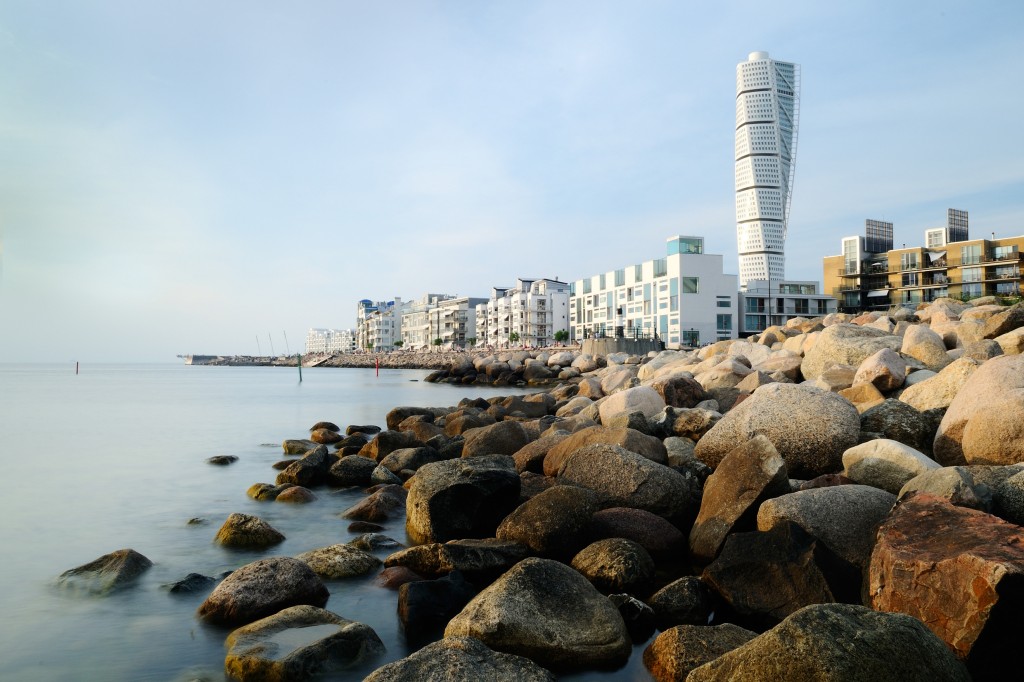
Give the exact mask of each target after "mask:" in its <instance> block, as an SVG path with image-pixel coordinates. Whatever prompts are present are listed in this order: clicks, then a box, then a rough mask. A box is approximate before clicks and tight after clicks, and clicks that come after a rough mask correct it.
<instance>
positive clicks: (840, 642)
mask: <svg viewBox="0 0 1024 682" xmlns="http://www.w3.org/2000/svg"><path fill="white" fill-rule="evenodd" d="M686 679H687V680H688V682H713V681H714V682H718V681H723V682H724V681H725V680H730V681H731V682H766V681H771V682H812V681H814V682H878V680H901V682H969V681H970V679H971V677H970V675H969V674H968V673H967V669H966V668H965V667H964V665H963V663H961V662H960V661H958V660H957V658H956V655H955V654H954V653H953V652H952V651H951V650H950V649H949V648H947V647H946V645H945V644H943V643H942V641H941V640H940V639H939V638H938V637H936V636H935V635H934V634H932V632H931V631H930V630H929V629H928V628H927V627H925V626H924V624H923V623H922V622H921V621H919V620H917V619H916V618H912V617H910V616H905V615H903V614H899V613H879V612H877V611H872V610H871V609H868V608H865V607H863V606H857V605H853V604H816V605H812V606H807V607H805V608H803V609H801V610H799V611H797V612H796V613H794V614H792V615H791V616H789V617H788V618H786V620H784V621H783V622H782V623H780V624H779V625H777V626H775V627H774V628H772V629H771V630H769V631H767V632H765V633H763V634H760V635H758V636H757V637H755V638H754V639H752V640H750V641H749V642H747V643H746V644H744V645H742V646H740V647H738V648H736V649H733V650H732V651H729V652H727V653H725V654H723V655H721V656H719V657H718V658H716V659H715V660H713V661H711V662H710V663H706V664H705V665H702V666H700V667H699V668H697V669H696V670H694V671H693V672H691V673H690V675H689V676H688V677H687V678H686Z"/></svg>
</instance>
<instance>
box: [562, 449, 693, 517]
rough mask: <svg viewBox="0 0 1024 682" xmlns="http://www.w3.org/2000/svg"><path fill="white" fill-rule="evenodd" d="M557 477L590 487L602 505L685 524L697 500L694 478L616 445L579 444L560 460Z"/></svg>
mask: <svg viewBox="0 0 1024 682" xmlns="http://www.w3.org/2000/svg"><path fill="white" fill-rule="evenodd" d="M558 481H559V483H562V484H567V485H576V486H582V487H584V488H588V489H590V490H593V491H594V492H595V493H597V496H598V503H599V504H600V505H601V506H603V507H632V508H635V509H644V510H646V511H649V512H651V513H652V514H657V515H658V516H662V517H664V518H667V519H670V520H672V519H681V520H682V521H681V523H686V524H688V523H691V522H692V521H691V520H692V519H693V518H694V517H695V516H696V514H697V508H698V505H699V501H700V491H699V490H698V489H696V482H695V481H691V480H690V479H688V478H686V477H684V476H683V475H682V474H680V473H679V472H677V471H675V470H673V469H670V468H669V467H667V466H664V465H662V464H658V463H657V462H652V461H651V460H649V459H647V458H646V457H643V456H641V455H638V454H636V453H635V452H630V451H629V450H626V449H625V448H622V447H620V446H618V445H586V446H584V447H582V448H579V449H578V450H576V451H575V452H573V453H572V454H571V455H569V457H568V458H567V459H566V460H565V462H564V463H563V465H562V467H561V469H560V471H559V472H558Z"/></svg>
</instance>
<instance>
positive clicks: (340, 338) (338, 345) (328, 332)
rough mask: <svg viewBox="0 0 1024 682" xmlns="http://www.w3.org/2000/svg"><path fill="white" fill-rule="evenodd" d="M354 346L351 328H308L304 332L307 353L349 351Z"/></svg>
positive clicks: (354, 339)
mask: <svg viewBox="0 0 1024 682" xmlns="http://www.w3.org/2000/svg"><path fill="white" fill-rule="evenodd" d="M356 347H357V342H356V334H355V330H353V329H310V330H309V331H308V332H306V352H307V353H351V352H352V351H354V350H355V349H356Z"/></svg>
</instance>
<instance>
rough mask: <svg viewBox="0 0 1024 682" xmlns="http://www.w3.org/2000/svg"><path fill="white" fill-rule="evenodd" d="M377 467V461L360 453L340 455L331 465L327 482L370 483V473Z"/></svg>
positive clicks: (363, 484) (344, 483)
mask: <svg viewBox="0 0 1024 682" xmlns="http://www.w3.org/2000/svg"><path fill="white" fill-rule="evenodd" d="M376 468H377V462H376V461H374V460H372V459H370V458H369V457H363V456H362V455H349V456H347V457H342V458H341V459H339V460H338V461H337V462H335V463H334V464H332V465H331V469H330V472H329V473H328V482H329V483H331V484H333V485H341V486H348V485H357V486H367V485H370V474H372V473H373V470H374V469H376Z"/></svg>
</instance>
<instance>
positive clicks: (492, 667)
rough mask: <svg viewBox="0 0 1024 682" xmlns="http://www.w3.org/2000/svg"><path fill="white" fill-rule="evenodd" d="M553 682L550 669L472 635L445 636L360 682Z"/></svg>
mask: <svg viewBox="0 0 1024 682" xmlns="http://www.w3.org/2000/svg"><path fill="white" fill-rule="evenodd" d="M456 679H458V680H488V682H555V676H554V674H552V673H551V672H549V671H547V670H545V669H544V668H542V667H540V666H539V665H537V664H536V663H534V662H533V661H531V660H530V659H528V658H523V657H522V656H514V655H511V654H502V653H498V652H497V651H494V650H492V649H489V648H488V647H487V646H485V645H484V644H483V642H481V641H480V640H479V639H476V638H474V637H445V638H444V639H442V640H441V641H439V642H434V643H433V644H428V645H427V646H425V647H423V648H422V649H420V650H419V651H417V652H416V653H414V654H412V655H410V656H407V657H405V658H403V659H400V660H397V661H395V662H394V663H388V664H387V665H385V666H383V667H381V668H378V669H377V670H375V671H374V672H372V673H370V675H369V676H368V677H367V678H366V679H365V680H364V681H363V682H406V681H407V680H423V681H424V682H441V681H442V680H452V681H454V680H456Z"/></svg>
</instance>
